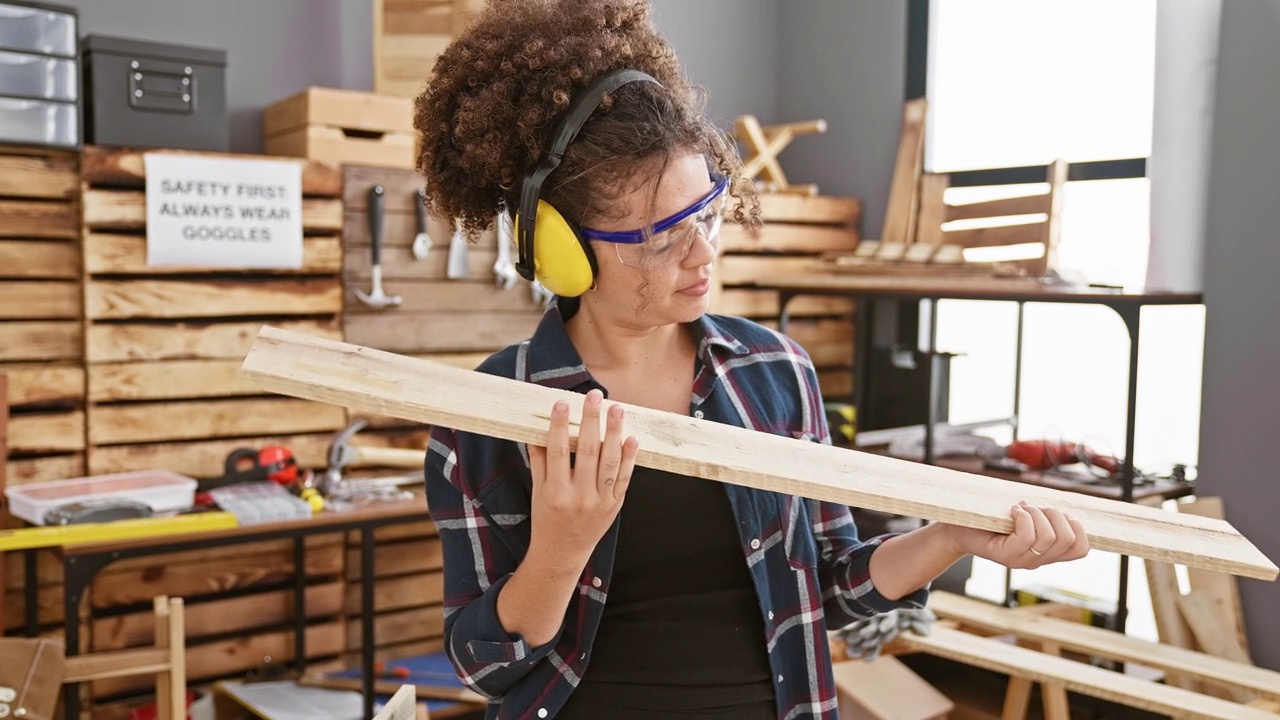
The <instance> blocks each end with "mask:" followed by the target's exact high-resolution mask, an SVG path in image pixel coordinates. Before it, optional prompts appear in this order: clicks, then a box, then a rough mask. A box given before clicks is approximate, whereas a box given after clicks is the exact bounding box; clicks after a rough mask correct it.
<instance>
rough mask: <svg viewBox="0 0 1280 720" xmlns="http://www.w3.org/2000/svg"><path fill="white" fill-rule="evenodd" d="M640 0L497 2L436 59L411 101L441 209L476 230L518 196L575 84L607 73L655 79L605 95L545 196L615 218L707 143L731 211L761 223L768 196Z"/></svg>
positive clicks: (575, 213)
mask: <svg viewBox="0 0 1280 720" xmlns="http://www.w3.org/2000/svg"><path fill="white" fill-rule="evenodd" d="M649 15H650V9H649V5H648V3H647V2H645V1H644V0H490V3H489V5H488V6H487V7H486V8H485V10H484V11H483V12H481V13H480V14H479V15H478V17H477V18H476V19H475V20H474V22H473V23H472V24H471V25H470V26H469V27H468V28H467V30H466V31H464V32H463V33H462V34H461V35H460V36H459V37H458V38H457V39H456V40H455V41H454V42H453V43H451V44H450V45H449V46H448V47H447V48H446V49H445V50H444V52H442V53H441V54H440V57H439V58H438V59H437V60H436V64H435V67H434V69H433V70H432V73H431V77H430V79H429V81H428V83H427V86H426V88H425V89H424V90H423V92H422V94H421V95H419V96H418V98H417V100H416V103H415V117H414V127H416V128H417V130H418V132H419V133H420V134H421V140H422V142H421V150H420V155H419V157H418V161H417V167H418V171H419V172H420V173H421V174H422V175H423V177H424V179H425V181H426V187H427V196H428V197H429V198H430V200H429V203H430V206H431V210H432V212H434V213H435V214H437V215H439V216H441V217H447V218H458V219H460V220H461V221H462V224H463V227H464V229H465V230H466V231H467V232H468V234H470V235H474V234H475V233H478V232H480V231H481V230H483V229H484V228H485V227H487V226H488V225H489V224H490V223H491V222H492V221H493V216H494V214H495V213H496V212H497V211H498V210H499V209H500V208H515V207H518V204H519V193H520V182H521V180H522V179H523V178H524V176H525V175H526V174H527V173H528V172H530V171H531V170H532V169H533V168H535V167H537V165H538V163H539V162H540V161H541V160H542V159H543V156H544V155H545V152H546V147H547V145H548V144H549V143H550V141H551V134H552V132H553V131H554V128H555V125H556V123H557V121H558V120H559V118H560V117H561V115H562V114H563V113H564V111H565V110H566V109H568V107H569V105H570V103H571V101H572V98H573V97H574V96H575V93H577V92H579V91H581V90H582V89H583V88H584V87H586V86H587V85H589V84H590V83H591V82H592V81H593V80H595V79H596V78H598V77H600V76H601V75H604V74H605V73H608V72H611V71H613V70H617V69H621V68H633V69H636V70H641V71H643V72H645V73H648V74H649V75H651V76H653V77H654V78H655V79H657V80H658V83H660V85H659V84H654V83H629V84H627V85H624V86H622V87H621V88H619V89H618V90H616V91H614V92H613V93H610V94H609V95H607V96H606V97H605V98H604V101H603V102H602V103H601V104H600V108H599V109H598V110H596V112H595V113H594V114H593V115H592V116H591V119H590V120H588V121H587V123H586V124H585V125H584V126H583V128H582V130H581V131H580V132H579V134H578V136H577V138H576V139H575V140H574V142H573V143H572V144H570V146H569V149H568V150H567V151H566V153H565V155H564V159H563V161H562V162H561V163H560V166H559V167H558V168H557V169H556V170H555V171H554V172H553V173H551V175H550V177H548V178H547V180H546V182H545V183H544V184H543V190H542V198H543V199H544V200H546V201H547V202H550V203H551V204H552V205H554V206H555V207H556V208H557V209H558V210H559V211H560V212H561V213H562V214H563V215H565V216H566V217H567V218H569V219H570V220H573V221H575V222H578V223H583V224H589V222H590V221H591V220H598V219H600V218H602V217H608V215H609V213H610V212H612V211H614V209H615V205H614V201H616V200H617V198H618V197H620V196H621V195H622V194H624V193H625V192H626V191H627V190H628V189H629V187H632V186H634V185H633V183H635V182H637V181H639V180H643V179H645V178H646V177H656V176H657V175H659V174H660V173H661V172H662V171H663V170H664V169H665V167H666V165H667V163H668V162H669V161H670V160H671V158H672V157H673V156H674V155H676V154H678V153H683V152H696V153H702V154H703V155H704V156H705V157H707V159H708V161H709V162H710V163H711V164H713V165H714V166H715V167H716V169H718V170H719V171H720V172H721V173H723V174H724V175H725V176H727V177H729V178H731V179H732V181H733V182H732V183H731V186H730V191H729V192H730V196H731V197H732V198H733V200H734V202H732V203H731V206H730V216H731V217H732V218H733V219H734V220H735V221H737V222H739V223H741V224H742V225H744V226H745V227H748V228H749V229H752V230H754V229H755V228H756V227H758V225H759V215H760V210H759V203H758V201H757V200H756V196H755V189H754V186H753V184H752V183H751V182H750V181H749V180H746V179H744V178H743V176H742V173H741V163H740V161H739V159H738V156H737V153H736V150H735V148H734V146H733V144H732V142H731V141H730V140H729V139H728V138H727V137H726V136H725V135H724V134H723V133H722V132H721V131H720V130H718V129H717V128H716V127H715V126H714V125H713V124H712V123H711V122H710V121H709V120H708V119H707V117H706V115H705V113H704V106H705V102H704V98H705V96H704V93H703V92H702V90H701V88H699V87H696V86H693V85H691V84H690V83H689V82H688V81H687V80H686V79H685V77H684V74H683V72H682V71H681V67H680V63H679V60H678V59H677V58H676V54H675V52H674V51H673V50H672V48H671V46H670V45H669V44H668V43H667V41H666V39H665V38H663V37H662V36H661V35H660V34H659V32H658V30H657V28H655V27H654V25H653V23H652V22H651V21H650V17H649Z"/></svg>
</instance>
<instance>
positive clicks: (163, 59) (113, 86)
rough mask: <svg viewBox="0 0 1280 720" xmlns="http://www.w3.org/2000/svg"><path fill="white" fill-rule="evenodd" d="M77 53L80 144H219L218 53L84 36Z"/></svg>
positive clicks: (222, 142)
mask: <svg viewBox="0 0 1280 720" xmlns="http://www.w3.org/2000/svg"><path fill="white" fill-rule="evenodd" d="M83 54H84V78H85V83H84V84H85V92H84V103H85V139H86V141H87V142H91V143H93V144H95V145H114V146H126V147H164V148H184V149H189V150H215V151H225V150H226V149H227V145H228V125H227V91H226V66H227V55H226V52H225V51H223V50H215V49H210V48H196V47H189V46H184V45H168V44H163V43H154V42H145V41H141V40H132V39H127V38H116V37H108V36H104V35H90V36H87V37H85V39H84V50H83Z"/></svg>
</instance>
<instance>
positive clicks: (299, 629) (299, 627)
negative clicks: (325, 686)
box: [293, 535, 307, 676]
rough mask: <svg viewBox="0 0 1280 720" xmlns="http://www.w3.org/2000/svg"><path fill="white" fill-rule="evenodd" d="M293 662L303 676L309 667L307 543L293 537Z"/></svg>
mask: <svg viewBox="0 0 1280 720" xmlns="http://www.w3.org/2000/svg"><path fill="white" fill-rule="evenodd" d="M293 664H294V667H296V668H297V669H298V674H299V676H301V674H302V673H303V672H305V671H306V669H307V543H306V538H305V537H303V536H301V535H299V536H297V537H295V538H294V539H293Z"/></svg>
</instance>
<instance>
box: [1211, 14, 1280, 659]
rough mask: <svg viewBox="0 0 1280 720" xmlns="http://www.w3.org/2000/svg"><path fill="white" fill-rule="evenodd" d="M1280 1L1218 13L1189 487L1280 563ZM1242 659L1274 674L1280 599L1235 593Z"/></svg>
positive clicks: (1264, 586) (1268, 588) (1267, 588)
mask: <svg viewBox="0 0 1280 720" xmlns="http://www.w3.org/2000/svg"><path fill="white" fill-rule="evenodd" d="M1276 68H1280V0H1269V1H1264V0H1254V1H1253V2H1234V1H1233V2H1224V3H1223V13H1222V42H1221V45H1220V50H1219V58H1218V77H1217V100H1216V103H1215V106H1214V107H1215V109H1214V117H1213V144H1212V160H1211V170H1210V173H1209V202H1208V209H1207V225H1206V227H1207V232H1206V235H1205V236H1206V238H1207V246H1206V253H1205V276H1204V296H1205V305H1206V306H1207V308H1208V318H1207V321H1206V325H1207V333H1206V336H1205V356H1204V364H1205V376H1204V399H1203V403H1204V404H1203V409H1202V413H1203V414H1202V422H1201V431H1200V433H1201V434H1200V448H1201V450H1200V484H1201V486H1202V487H1203V488H1204V490H1205V491H1206V492H1207V493H1212V494H1221V495H1222V496H1223V497H1224V498H1225V499H1226V506H1227V513H1228V516H1229V519H1230V520H1231V522H1232V524H1234V525H1235V526H1236V527H1237V528H1238V529H1239V530H1240V531H1241V532H1243V533H1244V534H1245V535H1246V536H1248V537H1249V538H1250V539H1251V540H1253V542H1254V543H1255V544H1256V545H1257V546H1258V547H1259V549H1261V550H1262V552H1263V553H1265V554H1266V555H1267V556H1269V557H1271V558H1272V559H1273V560H1280V523H1278V522H1277V511H1278V510H1280V484H1277V479H1276V461H1275V459H1276V452H1275V444H1276V438H1277V436H1280V381H1278V380H1277V373H1278V370H1277V369H1278V368H1280V312H1277V308H1280V282H1277V276H1280V231H1278V230H1277V223H1276V208H1278V207H1280V182H1277V179H1276V178H1277V171H1278V169H1280V142H1278V141H1277V139H1278V138H1280V75H1278V74H1277V73H1276ZM1241 589H1242V592H1243V595H1244V610H1245V618H1246V622H1247V625H1248V628H1249V641H1250V649H1251V650H1252V651H1253V659H1254V661H1255V662H1257V663H1258V664H1259V665H1262V666H1264V667H1270V668H1273V669H1280V590H1278V589H1277V587H1276V586H1275V585H1274V584H1271V583H1261V582H1258V581H1253V580H1246V581H1242V585H1241Z"/></svg>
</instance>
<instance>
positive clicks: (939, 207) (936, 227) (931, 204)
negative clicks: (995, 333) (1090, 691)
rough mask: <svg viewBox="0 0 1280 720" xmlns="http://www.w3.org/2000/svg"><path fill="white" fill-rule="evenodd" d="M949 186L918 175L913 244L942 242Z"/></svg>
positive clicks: (942, 176) (941, 177)
mask: <svg viewBox="0 0 1280 720" xmlns="http://www.w3.org/2000/svg"><path fill="white" fill-rule="evenodd" d="M950 186H951V176H950V175H948V174H946V173H924V174H923V175H921V176H920V213H919V216H918V217H917V218H916V241H915V245H919V246H924V247H936V246H937V245H939V244H941V243H942V223H944V222H946V220H947V204H946V200H945V198H946V195H947V188H948V187H950ZM1019 691H1021V689H1020V688H1019ZM1010 695H1013V696H1014V697H1015V699H1016V695H1017V694H1016V693H1006V697H1007V696H1010Z"/></svg>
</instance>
